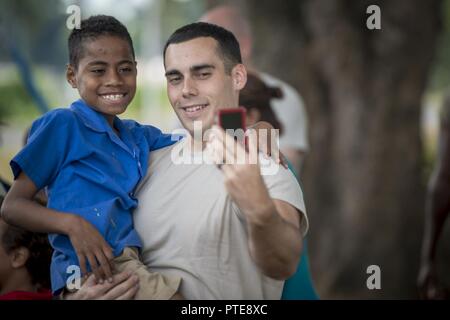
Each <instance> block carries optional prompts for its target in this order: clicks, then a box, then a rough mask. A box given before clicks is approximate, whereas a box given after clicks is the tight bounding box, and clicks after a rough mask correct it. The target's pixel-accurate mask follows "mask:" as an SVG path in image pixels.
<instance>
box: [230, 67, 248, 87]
mask: <svg viewBox="0 0 450 320" xmlns="http://www.w3.org/2000/svg"><path fill="white" fill-rule="evenodd" d="M231 77H232V78H233V89H234V90H242V89H243V88H244V87H245V84H246V83H247V69H246V68H245V66H244V65H243V64H242V63H239V64H237V65H235V66H234V67H233V69H232V70H231Z"/></svg>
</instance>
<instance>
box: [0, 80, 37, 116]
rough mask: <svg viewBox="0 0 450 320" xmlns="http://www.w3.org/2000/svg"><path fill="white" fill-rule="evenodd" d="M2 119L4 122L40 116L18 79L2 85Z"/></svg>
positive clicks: (0, 103)
mask: <svg viewBox="0 0 450 320" xmlns="http://www.w3.org/2000/svg"><path fill="white" fill-rule="evenodd" d="M0 97H2V98H1V99H0V119H1V120H2V121H3V122H9V121H12V120H14V121H16V120H18V121H24V120H28V119H30V118H36V117H38V116H39V112H38V110H37V108H36V107H35V106H34V104H33V101H32V100H31V98H30V96H29V95H28V93H27V92H26V90H25V89H24V87H23V86H22V84H21V83H20V82H18V81H11V82H9V83H6V84H3V85H2V86H0Z"/></svg>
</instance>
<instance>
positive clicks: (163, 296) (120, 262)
mask: <svg viewBox="0 0 450 320" xmlns="http://www.w3.org/2000/svg"><path fill="white" fill-rule="evenodd" d="M113 264H114V268H115V270H114V272H116V273H119V272H122V271H130V272H133V273H135V274H136V275H137V276H138V277H139V290H138V292H137V293H136V296H135V297H134V299H135V300H168V299H170V298H171V297H172V296H173V295H174V294H175V293H176V292H177V291H178V287H179V286H180V282H181V278H180V277H175V276H170V277H169V276H164V275H162V274H161V273H156V272H151V271H150V270H149V269H148V268H147V266H146V265H145V264H143V263H142V261H141V260H140V259H139V253H138V249H136V248H132V247H127V248H125V249H124V250H123V252H122V254H121V255H120V256H118V257H116V258H114V260H113Z"/></svg>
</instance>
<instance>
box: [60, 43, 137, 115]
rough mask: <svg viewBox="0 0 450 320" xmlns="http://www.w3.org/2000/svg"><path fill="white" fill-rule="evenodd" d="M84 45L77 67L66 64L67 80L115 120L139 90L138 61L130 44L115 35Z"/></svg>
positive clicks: (82, 95)
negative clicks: (137, 82) (137, 81)
mask: <svg viewBox="0 0 450 320" xmlns="http://www.w3.org/2000/svg"><path fill="white" fill-rule="evenodd" d="M82 46H83V49H82V55H81V57H80V60H79V62H78V66H77V68H75V66H72V65H69V66H68V67H67V81H68V82H69V83H70V85H71V86H72V87H73V88H77V89H78V92H79V93H80V96H81V98H82V99H83V100H84V101H85V102H86V104H88V105H89V106H90V107H91V108H93V109H95V110H96V111H99V112H101V113H103V114H104V115H105V116H106V118H107V120H108V121H109V122H110V123H112V120H113V119H114V116H115V115H118V114H121V113H123V112H124V111H125V110H126V109H127V106H128V105H129V104H130V102H131V100H132V99H133V97H134V94H135V93H136V62H135V60H134V58H133V54H132V51H131V48H130V45H129V44H128V42H127V41H126V40H124V39H121V38H119V37H116V36H100V37H98V38H95V39H92V40H87V41H84V42H83V43H82Z"/></svg>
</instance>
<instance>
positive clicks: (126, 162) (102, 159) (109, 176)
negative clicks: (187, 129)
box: [10, 100, 175, 294]
mask: <svg viewBox="0 0 450 320" xmlns="http://www.w3.org/2000/svg"><path fill="white" fill-rule="evenodd" d="M114 126H115V128H116V129H117V130H118V131H119V134H120V138H119V137H118V136H117V135H116V134H115V133H114V131H113V130H112V128H111V127H110V126H109V124H108V122H107V121H106V119H105V117H104V116H102V115H101V114H100V113H98V112H96V111H95V110H93V109H91V108H90V107H89V106H87V105H86V104H85V103H84V101H83V100H78V101H75V102H74V103H73V104H72V105H71V106H70V108H69V109H68V108H65V109H55V110H53V111H50V112H48V113H46V114H45V115H43V116H42V117H41V118H39V119H38V120H36V121H35V122H34V123H33V125H32V127H31V131H30V135H29V138H28V142H27V145H26V146H25V147H24V149H23V150H22V151H20V152H19V153H18V154H17V155H16V156H15V157H14V158H13V160H12V161H11V163H10V165H11V168H12V170H13V173H14V178H17V177H18V176H19V174H20V172H21V171H24V172H25V174H26V175H27V176H28V177H29V178H30V179H31V180H32V181H33V182H34V183H35V185H36V186H37V188H38V189H41V188H44V187H47V191H48V197H49V201H48V207H49V208H52V209H55V210H58V211H63V212H70V213H75V214H78V215H80V216H82V217H83V218H85V219H86V220H88V221H89V222H91V223H92V224H93V225H94V226H95V227H96V228H97V229H98V230H99V231H100V233H101V234H102V235H103V236H104V238H105V240H106V241H107V242H108V243H109V244H110V245H111V247H112V248H113V250H114V255H115V256H118V255H120V253H121V252H122V250H123V248H125V247H129V246H133V247H141V241H140V239H139V236H138V234H137V233H136V231H135V229H134V227H133V219H132V215H131V212H132V210H133V209H134V208H136V206H137V199H136V198H135V197H134V193H133V192H134V190H135V187H136V185H137V184H138V182H139V180H140V179H141V178H142V177H144V176H145V174H146V171H147V165H148V157H149V152H150V151H152V150H156V149H159V148H162V147H165V146H168V145H171V144H173V143H174V142H175V141H172V138H171V135H167V134H162V133H161V131H160V130H159V129H157V128H155V127H152V126H144V125H140V124H139V123H137V122H135V121H132V120H120V119H119V118H117V117H116V118H115V119H114ZM49 240H50V243H51V245H52V247H53V248H54V249H55V251H54V253H53V258H52V264H51V279H52V291H53V292H54V293H55V294H57V293H58V292H59V290H60V289H62V288H63V287H64V286H65V285H66V279H67V278H68V277H69V276H70V275H71V274H68V273H67V268H68V267H69V266H70V265H79V264H78V259H77V256H76V254H75V251H74V249H73V247H72V244H71V242H70V239H69V238H68V237H67V236H66V235H61V234H50V235H49ZM72 272H73V271H72Z"/></svg>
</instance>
